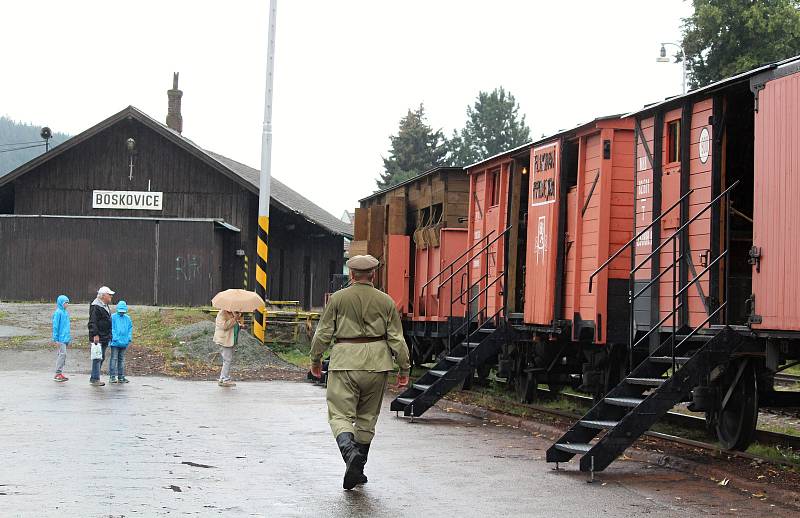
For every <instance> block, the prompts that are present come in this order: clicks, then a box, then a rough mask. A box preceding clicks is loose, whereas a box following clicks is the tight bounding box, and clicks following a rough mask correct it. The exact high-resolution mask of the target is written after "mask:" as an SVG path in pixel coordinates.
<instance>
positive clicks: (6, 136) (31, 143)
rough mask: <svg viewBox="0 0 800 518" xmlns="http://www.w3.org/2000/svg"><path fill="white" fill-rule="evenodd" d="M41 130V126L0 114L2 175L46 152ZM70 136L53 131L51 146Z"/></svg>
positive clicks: (0, 167) (0, 170)
mask: <svg viewBox="0 0 800 518" xmlns="http://www.w3.org/2000/svg"><path fill="white" fill-rule="evenodd" d="M41 131H42V127H41V126H34V125H31V124H25V123H22V122H16V121H13V120H11V119H9V118H8V117H3V116H0V176H3V175H5V174H6V173H8V172H9V171H13V170H14V169H16V168H17V167H19V166H20V165H22V164H24V163H25V162H27V161H28V160H30V159H32V158H34V157H36V156H38V155H40V154H42V153H44V141H43V140H42V137H41V136H40V135H39V133H40V132H41ZM68 138H69V135H65V134H63V133H55V132H53V138H51V139H50V148H51V149H52V148H53V146H57V145H58V144H60V143H62V142H64V141H65V140H67V139H68Z"/></svg>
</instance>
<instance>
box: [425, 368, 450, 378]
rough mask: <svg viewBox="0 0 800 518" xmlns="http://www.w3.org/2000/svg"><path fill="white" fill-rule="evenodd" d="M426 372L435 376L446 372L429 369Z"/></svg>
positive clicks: (438, 376) (440, 375)
mask: <svg viewBox="0 0 800 518" xmlns="http://www.w3.org/2000/svg"><path fill="white" fill-rule="evenodd" d="M428 374H430V375H431V376H436V377H437V378H441V377H442V376H444V375H445V374H447V371H439V370H430V371H428Z"/></svg>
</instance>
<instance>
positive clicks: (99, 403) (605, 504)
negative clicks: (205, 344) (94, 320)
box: [0, 371, 791, 518]
mask: <svg viewBox="0 0 800 518" xmlns="http://www.w3.org/2000/svg"><path fill="white" fill-rule="evenodd" d="M50 376H51V374H49V373H47V372H30V371H0V386H2V387H5V388H4V390H3V391H2V394H1V395H0V416H2V420H0V516H2V517H7V516H9V517H11V516H13V517H17V516H25V517H28V516H30V517H37V518H38V517H43V516H76V517H110V516H113V517H123V516H124V517H131V516H144V517H151V516H152V517H159V516H235V517H238V516H314V517H321V516H325V517H327V516H331V517H345V516H348V517H349V516H352V517H361V516H363V517H367V516H392V517H395V516H425V517H429V516H533V517H539V516H541V517H550V516H575V517H579V516H619V517H628V516H630V517H634V516H637V517H638V516H643V515H645V516H648V517H667V516H670V517H671V516H690V515H699V516H717V515H729V516H763V515H765V514H766V513H769V514H770V515H771V516H782V515H783V514H782V513H784V512H786V514H785V515H786V516H790V515H791V513H789V512H788V511H785V510H783V509H782V508H780V507H770V504H769V503H768V502H762V501H760V500H757V499H752V498H749V497H748V496H747V495H742V494H741V493H739V492H737V491H735V490H733V489H732V488H727V487H719V486H718V485H717V484H716V483H714V482H712V481H704V480H699V479H696V478H694V477H691V476H688V475H684V474H682V473H678V472H675V471H672V470H668V469H664V468H658V467H654V466H647V465H645V464H642V463H638V462H632V461H620V462H617V463H616V464H614V465H613V466H612V467H611V468H610V469H609V470H608V471H606V472H604V473H603V474H601V476H600V477H599V478H598V481H597V482H596V483H594V484H587V483H586V477H585V475H584V474H582V473H578V472H577V471H576V468H575V466H574V465H569V466H568V469H567V471H560V472H555V471H552V470H551V469H550V466H549V465H547V464H546V463H545V462H544V461H543V458H544V452H545V450H546V448H547V447H548V446H549V442H547V441H545V440H543V439H539V438H536V437H532V436H531V435H530V434H527V433H524V432H521V431H519V430H515V429H512V428H508V427H504V426H499V425H496V424H493V423H489V422H485V421H480V420H477V419H474V418H471V417H467V416H463V415H459V414H455V413H447V412H444V411H441V410H438V409H432V410H430V411H429V412H428V413H427V414H426V416H425V418H424V419H421V420H418V421H416V422H414V423H411V422H409V421H408V420H406V419H402V418H396V417H395V416H394V414H393V413H389V412H388V411H385V412H384V414H383V415H382V416H381V420H380V421H379V423H378V435H377V437H376V439H375V442H374V443H373V447H372V450H371V452H370V457H369V463H368V464H367V468H366V473H367V475H368V476H369V483H368V484H367V485H365V486H363V487H362V488H360V489H357V490H355V491H343V490H342V488H341V478H342V474H343V467H344V464H343V463H342V460H341V457H340V456H339V453H338V450H337V449H336V446H335V443H334V440H333V438H332V437H331V435H330V431H329V428H328V425H327V422H326V409H325V400H324V391H323V389H321V388H319V387H316V386H313V385H309V384H303V383H294V382H249V383H240V384H239V385H238V386H237V387H236V388H233V389H223V388H220V387H218V386H217V385H216V384H215V383H211V382H199V381H180V380H174V379H169V378H157V377H152V378H133V380H132V383H130V384H128V385H106V386H105V387H102V388H96V387H90V386H89V385H88V383H87V380H86V379H85V376H76V377H75V378H73V379H72V380H71V381H69V382H67V383H63V384H59V383H55V382H53V381H51V380H50V379H49V377H50ZM386 404H387V407H388V400H387V401H386ZM385 408H386V407H385ZM731 509H735V511H732V510H731Z"/></svg>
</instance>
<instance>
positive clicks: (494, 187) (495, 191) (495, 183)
mask: <svg viewBox="0 0 800 518" xmlns="http://www.w3.org/2000/svg"><path fill="white" fill-rule="evenodd" d="M489 178H490V179H489V189H491V190H490V193H491V194H490V196H491V198H490V199H489V206H491V207H494V206H495V205H497V204H499V203H500V171H499V170H497V171H493V172H492V173H490V176H489Z"/></svg>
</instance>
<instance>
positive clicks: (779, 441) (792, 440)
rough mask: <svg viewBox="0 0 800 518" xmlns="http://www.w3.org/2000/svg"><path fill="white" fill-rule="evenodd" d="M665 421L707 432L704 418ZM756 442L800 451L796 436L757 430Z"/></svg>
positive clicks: (672, 415)
mask: <svg viewBox="0 0 800 518" xmlns="http://www.w3.org/2000/svg"><path fill="white" fill-rule="evenodd" d="M538 390H539V393H540V394H543V395H545V394H546V395H547V396H548V397H553V394H552V393H551V392H550V391H549V390H547V389H541V388H540V389H538ZM559 395H560V396H561V397H563V398H565V399H568V400H571V401H575V402H579V403H581V404H583V405H585V406H586V407H587V408H589V407H591V406H592V398H591V397H589V396H582V395H580V394H572V393H569V392H563V393H561V394H559ZM771 413H773V412H771ZM578 417H580V416H578ZM664 421H665V422H667V423H670V424H674V425H676V426H681V427H684V428H689V429H691V430H706V420H705V419H704V418H702V417H698V416H694V415H688V414H682V413H680V412H674V411H671V412H668V413H667V415H666V416H665V417H664ZM755 440H756V441H758V442H760V443H762V444H767V445H770V446H783V447H789V448H792V449H793V450H799V451H800V437H798V436H794V435H787V434H782V433H777V432H770V431H768V430H756V434H755Z"/></svg>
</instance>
